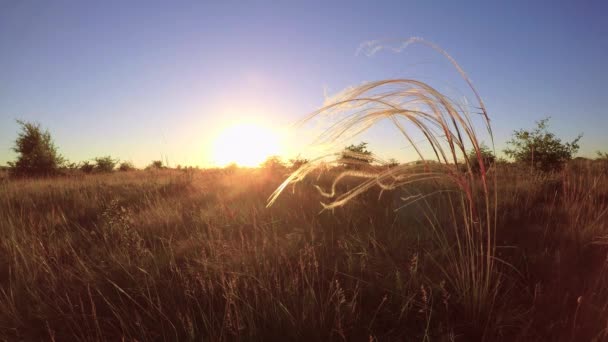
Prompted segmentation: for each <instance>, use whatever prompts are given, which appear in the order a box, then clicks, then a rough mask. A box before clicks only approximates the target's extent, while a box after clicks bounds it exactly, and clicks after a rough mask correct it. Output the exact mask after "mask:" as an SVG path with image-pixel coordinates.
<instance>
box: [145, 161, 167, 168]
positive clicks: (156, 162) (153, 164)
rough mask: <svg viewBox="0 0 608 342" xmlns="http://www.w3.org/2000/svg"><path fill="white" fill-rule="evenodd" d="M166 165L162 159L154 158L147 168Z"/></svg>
mask: <svg viewBox="0 0 608 342" xmlns="http://www.w3.org/2000/svg"><path fill="white" fill-rule="evenodd" d="M164 168H165V166H164V165H163V161H162V160H153V161H152V163H150V165H148V166H147V167H146V169H164Z"/></svg>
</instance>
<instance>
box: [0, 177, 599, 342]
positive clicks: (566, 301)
mask: <svg viewBox="0 0 608 342" xmlns="http://www.w3.org/2000/svg"><path fill="white" fill-rule="evenodd" d="M497 173H498V174H499V175H498V177H499V179H500V181H499V182H498V184H500V187H499V188H498V189H497V191H498V193H499V196H500V198H501V199H502V200H501V201H500V204H499V218H498V222H500V224H499V226H498V227H497V239H498V240H497V241H498V246H497V253H498V255H497V256H498V257H500V258H501V259H502V260H504V261H505V262H508V263H509V264H511V265H513V267H515V269H512V268H511V267H509V266H503V265H502V263H501V264H498V265H495V268H496V272H500V273H501V274H502V276H501V278H500V279H501V289H502V291H501V292H500V293H499V295H498V296H496V298H495V299H494V303H493V305H492V312H490V313H488V317H487V319H486V320H485V324H484V325H480V324H478V323H477V322H472V321H471V320H470V316H468V315H469V314H470V313H469V314H467V312H468V310H469V307H470V305H471V304H470V302H469V300H470V297H469V296H470V294H468V293H463V292H462V291H466V290H467V289H466V288H465V287H461V286H458V284H457V283H455V282H453V281H451V280H450V279H449V277H450V276H453V275H452V274H453V273H450V272H457V271H458V268H457V266H458V265H459V262H458V260H457V259H454V256H458V253H459V252H458V248H459V247H458V244H457V240H455V238H456V237H457V236H458V234H459V232H458V231H456V230H454V229H446V227H447V228H450V227H452V228H454V225H453V224H452V225H450V222H452V221H453V219H454V215H453V214H452V213H451V210H452V208H458V204H455V203H454V202H451V201H450V197H446V196H432V197H428V198H427V199H426V200H424V201H417V202H414V203H413V204H411V205H410V206H407V207H405V208H403V209H401V210H399V211H395V210H394V209H397V208H398V207H399V206H401V204H402V201H401V200H400V198H401V197H407V196H408V193H409V192H411V191H414V190H411V189H409V190H408V189H406V190H392V191H385V192H384V194H383V195H382V197H381V198H380V200H378V194H379V192H380V190H373V189H372V190H371V192H370V193H366V194H363V195H362V196H358V197H357V198H355V199H353V200H352V201H351V202H350V203H349V204H348V205H347V206H344V207H341V208H335V209H334V210H333V212H330V211H326V212H323V213H321V214H318V212H319V209H321V207H320V206H319V202H320V201H321V200H322V199H323V197H322V196H321V195H320V194H319V193H318V192H317V191H316V190H315V189H314V188H313V187H312V184H320V185H321V186H323V185H325V186H328V185H331V183H332V182H333V179H334V178H335V177H336V175H337V174H332V172H329V174H326V175H321V178H320V179H319V180H316V178H307V179H306V180H305V181H304V183H305V184H300V185H297V186H296V187H295V188H293V192H290V194H289V195H287V196H285V197H283V198H281V200H279V201H278V202H276V203H275V206H273V207H272V208H270V209H266V208H265V199H266V198H267V196H268V195H269V194H270V193H272V191H273V190H274V189H275V188H276V186H277V185H278V184H279V183H280V182H281V181H282V179H283V177H284V176H283V175H281V174H268V173H264V172H262V171H255V170H237V171H235V172H234V173H231V174H223V173H221V172H215V173H212V172H203V171H200V172H190V173H183V172H174V171H159V172H145V171H140V172H127V173H115V174H111V175H95V176H84V177H80V178H74V177H70V178H62V179H48V180H15V181H10V182H8V183H4V184H3V185H1V186H2V188H1V189H0V208H1V210H0V234H1V240H0V260H1V261H2V262H1V263H0V265H2V266H1V268H0V286H1V287H0V322H1V323H0V338H1V339H3V340H40V339H43V340H50V339H55V340H57V341H60V340H61V341H62V340H87V341H88V340H119V339H125V340H138V341H145V340H178V339H179V340H191V339H194V340H198V339H201V338H206V339H211V340H273V339H277V338H279V337H280V338H284V339H292V340H294V339H295V340H342V339H347V340H353V339H355V340H359V339H364V340H367V339H369V338H370V336H371V337H372V338H376V339H378V340H403V339H408V340H410V339H411V340H423V339H431V340H436V339H440V340H450V339H452V338H454V339H456V340H479V339H486V340H498V339H503V340H516V339H519V340H522V341H529V340H547V339H553V340H570V339H571V336H574V340H589V339H590V338H593V337H597V338H598V340H601V339H602V338H604V337H605V333H606V331H605V327H606V320H605V317H606V314H607V312H606V309H607V306H608V292H607V291H605V288H606V287H605V285H606V284H607V283H606V280H607V279H606V277H607V276H608V274H607V273H606V271H605V267H606V266H605V265H606V263H605V260H606V248H605V245H603V244H602V242H603V241H605V240H603V239H605V236H607V234H608V227H606V220H605V219H603V217H604V216H603V215H605V210H606V203H607V198H608V182H607V181H606V174H603V173H597V172H596V171H594V170H591V169H589V170H586V169H585V170H576V171H574V170H569V171H568V172H566V173H564V174H559V175H553V176H550V177H549V176H544V177H530V175H528V174H520V173H518V171H517V169H512V170H510V169H506V168H505V169H499V170H498V172H497ZM574 179H576V181H574ZM353 185H355V183H352V182H350V181H348V180H346V183H345V184H342V183H341V184H340V185H338V189H337V190H338V191H340V190H344V189H346V188H344V187H348V186H353ZM588 185H591V186H588ZM416 187H417V189H416V190H415V191H416V192H419V191H431V192H432V191H433V189H437V188H444V185H443V184H441V185H438V184H437V183H435V182H432V181H427V182H420V183H418V184H417V185H416ZM290 190H291V189H290ZM478 191H479V190H478ZM478 193H480V192H478ZM583 198H584V200H583ZM431 209H432V210H431ZM421 213H427V214H421ZM428 213H434V214H432V215H430V214H428ZM429 215H430V216H429ZM583 232H584V233H583ZM437 234H443V235H444V238H443V239H438V238H437V236H438V235H437ZM450 241H451V243H448V244H446V242H450ZM579 298H580V300H579Z"/></svg>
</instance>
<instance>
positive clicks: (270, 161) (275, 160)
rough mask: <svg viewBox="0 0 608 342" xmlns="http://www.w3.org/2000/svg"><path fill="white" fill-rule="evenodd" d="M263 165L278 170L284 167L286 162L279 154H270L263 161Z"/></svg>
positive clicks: (271, 169) (268, 168)
mask: <svg viewBox="0 0 608 342" xmlns="http://www.w3.org/2000/svg"><path fill="white" fill-rule="evenodd" d="M261 167H262V168H263V169H266V170H270V171H277V170H280V169H284V168H285V164H283V161H282V160H281V158H280V157H279V156H270V157H268V158H267V159H266V160H265V161H264V162H263V163H262V165H261Z"/></svg>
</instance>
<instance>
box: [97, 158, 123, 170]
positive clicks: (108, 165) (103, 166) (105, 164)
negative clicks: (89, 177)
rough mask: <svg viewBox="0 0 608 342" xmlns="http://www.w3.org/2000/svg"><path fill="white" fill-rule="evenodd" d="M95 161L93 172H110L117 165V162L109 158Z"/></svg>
mask: <svg viewBox="0 0 608 342" xmlns="http://www.w3.org/2000/svg"><path fill="white" fill-rule="evenodd" d="M94 160H95V171H98V172H112V171H113V170H114V167H115V166H116V164H117V163H118V160H116V159H112V157H110V156H105V157H97V158H95V159H94Z"/></svg>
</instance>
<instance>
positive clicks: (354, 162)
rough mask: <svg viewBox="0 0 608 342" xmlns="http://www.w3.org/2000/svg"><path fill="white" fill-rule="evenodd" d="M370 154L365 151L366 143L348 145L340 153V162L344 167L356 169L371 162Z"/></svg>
mask: <svg viewBox="0 0 608 342" xmlns="http://www.w3.org/2000/svg"><path fill="white" fill-rule="evenodd" d="M372 160H373V158H372V152H371V151H369V150H368V149H367V143H366V142H361V143H360V144H359V145H352V144H351V145H350V146H346V147H345V148H344V151H342V157H341V158H340V161H341V162H342V164H343V165H344V166H346V167H358V166H363V165H367V164H370V163H371V162H372Z"/></svg>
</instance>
